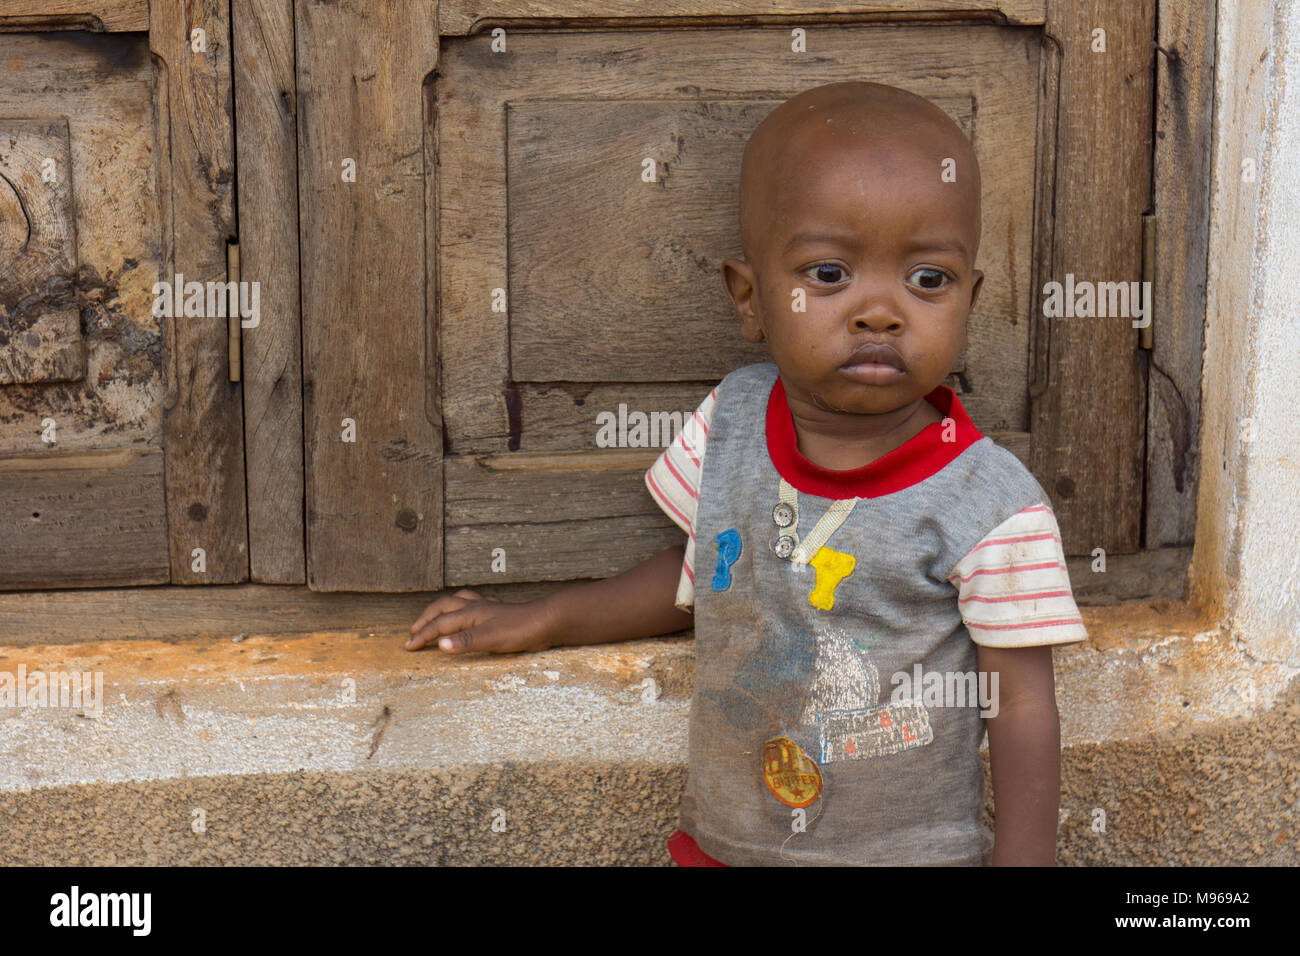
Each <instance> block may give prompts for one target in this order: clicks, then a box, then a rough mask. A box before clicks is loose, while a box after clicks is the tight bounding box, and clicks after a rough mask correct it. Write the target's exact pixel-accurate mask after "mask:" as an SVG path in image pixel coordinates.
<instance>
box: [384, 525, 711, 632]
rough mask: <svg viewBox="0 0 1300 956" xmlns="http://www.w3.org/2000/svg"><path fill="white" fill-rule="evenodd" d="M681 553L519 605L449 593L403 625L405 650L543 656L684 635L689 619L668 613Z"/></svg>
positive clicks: (682, 550) (674, 549) (674, 594)
mask: <svg viewBox="0 0 1300 956" xmlns="http://www.w3.org/2000/svg"><path fill="white" fill-rule="evenodd" d="M685 550H686V549H685V547H684V546H683V545H680V544H679V545H674V546H673V547H671V548H668V549H667V550H666V551H661V552H660V553H659V554H657V555H655V556H654V557H653V558H650V559H649V560H647V561H644V562H642V563H641V564H638V565H637V566H636V567H634V568H630V569H629V570H627V571H624V572H623V573H622V574H618V575H615V576H614V577H612V578H606V579H605V580H603V581H590V582H584V583H582V584H575V585H572V586H570V587H567V588H563V589H561V590H559V591H556V592H554V593H553V594H549V595H547V596H546V597H544V598H539V599H537V600H536V601H528V602H526V603H523V604H502V603H501V602H499V601H496V600H492V599H488V600H484V599H483V598H482V597H481V596H480V595H479V594H477V593H475V592H474V591H470V590H467V589H466V590H461V591H457V592H456V593H455V594H454V595H449V596H447V597H442V598H439V599H438V600H436V601H434V602H433V603H432V604H430V605H429V606H428V607H427V608H425V609H424V613H423V614H421V615H420V617H419V619H418V620H417V621H416V622H415V623H414V624H412V625H411V635H412V636H411V638H410V640H408V641H407V643H406V649H407V650H410V651H417V650H419V649H420V648H421V647H423V646H424V645H425V644H427V643H429V642H430V641H436V642H437V646H438V647H439V648H440V649H441V650H444V651H447V652H449V653H453V654H459V653H463V652H465V651H495V652H497V653H509V652H512V651H544V650H546V649H547V648H548V647H556V646H560V645H570V644H603V643H607V642H610V641H630V640H633V639H634V638H638V637H654V636H655V635H657V634H672V633H674V632H676V631H683V630H686V629H687V628H689V627H692V626H694V623H695V615H694V614H691V613H687V612H685V611H680V610H678V609H677V608H676V607H675V606H674V602H675V600H676V597H677V581H678V578H679V577H680V575H681V572H682V560H683V558H684V556H685ZM439 638H442V640H439Z"/></svg>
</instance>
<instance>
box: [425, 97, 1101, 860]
mask: <svg viewBox="0 0 1300 956" xmlns="http://www.w3.org/2000/svg"><path fill="white" fill-rule="evenodd" d="M740 227H741V240H742V245H743V249H744V256H745V258H744V259H743V260H737V259H727V260H725V261H724V262H723V263H722V274H723V276H722V277H723V283H724V286H725V288H726V291H727V294H728V295H729V296H730V298H731V300H732V302H733V303H734V304H735V307H736V311H737V313H738V315H739V317H740V323H741V331H742V334H743V335H744V336H745V338H747V339H749V340H750V341H753V342H760V341H766V342H767V343H768V345H769V347H770V349H771V352H772V357H773V359H774V364H773V363H765V364H758V365H751V366H748V367H745V368H741V369H737V370H736V371H734V372H732V373H731V374H729V375H728V376H726V378H724V379H723V380H722V382H721V383H720V384H719V385H718V387H717V388H715V389H714V390H713V391H712V392H711V393H710V394H709V396H708V397H707V398H705V400H704V401H703V403H702V404H701V405H700V406H699V408H698V410H697V411H696V413H695V416H694V419H693V421H692V423H691V425H690V426H689V427H688V428H686V429H684V430H683V431H682V432H681V434H680V435H679V436H678V437H677V439H676V440H675V441H674V443H673V444H672V445H671V446H670V447H669V448H668V449H666V450H665V452H664V454H663V455H662V456H660V458H659V460H658V461H657V462H656V463H655V464H654V466H653V467H652V468H651V469H650V471H649V472H648V473H647V475H646V484H647V487H648V489H649V491H650V493H651V494H652V495H653V496H654V498H655V500H656V501H657V502H658V503H659V505H660V507H662V508H663V509H664V511H665V512H666V513H667V514H668V515H669V516H670V517H671V518H672V519H673V520H674V521H675V522H676V523H677V524H678V525H680V526H681V527H682V529H683V530H684V531H686V532H687V535H688V540H687V542H686V545H685V547H684V548H683V547H674V548H670V549H669V550H667V551H665V552H663V553H662V554H660V555H658V556H656V557H654V558H652V559H650V560H649V561H646V562H645V563H644V564H641V565H640V566H638V567H636V568H633V569H631V570H630V571H627V572H625V573H623V574H620V575H618V576H616V577H613V578H610V579H608V580H605V581H598V582H590V583H584V584H580V585H575V586H572V587H569V588H565V589H563V590H561V591H558V592H556V593H554V594H553V595H551V596H549V597H547V598H544V599H542V600H539V601H535V602H531V603H528V604H514V605H511V604H502V603H500V602H497V601H492V600H487V601H485V600H483V599H482V598H481V597H480V596H479V595H478V594H477V593H475V592H473V591H469V590H462V591H459V592H457V594H456V595H454V596H449V597H444V598H441V599H439V600H438V601H435V602H434V603H432V604H430V605H429V607H428V608H427V609H426V610H425V612H424V613H423V614H422V615H421V616H420V618H419V620H417V621H416V622H415V624H414V625H412V627H411V630H412V632H413V635H414V636H413V637H412V638H411V639H410V641H409V642H408V643H407V645H406V646H407V647H408V648H410V649H412V650H416V649H419V648H420V647H422V646H424V644H425V643H427V642H428V641H431V640H434V639H437V641H438V646H439V647H440V648H441V649H442V650H444V651H446V652H448V653H462V652H464V651H469V650H476V651H478V650H482V651H503V652H504V651H521V650H539V649H544V648H547V647H552V646H556V645H558V644H586V643H597V642H604V641H616V640H626V639H632V638H637V637H646V636H650V635H655V634H666V633H672V632H675V631H679V630H683V629H685V628H688V627H691V626H692V625H693V626H694V628H695V646H696V679H695V695H694V698H693V700H692V703H691V717H690V773H689V776H688V780H687V786H686V793H685V796H684V798H683V801H682V806H681V819H680V829H679V830H678V831H677V832H676V833H675V834H673V836H672V837H671V838H670V841H669V849H670V851H671V853H672V855H673V857H674V859H676V860H677V861H678V862H679V863H683V864H693V865H743V864H783V863H785V864H942V865H979V864H981V863H988V862H990V858H991V862H992V863H993V864H994V865H1051V864H1052V863H1053V862H1054V860H1055V852H1056V825H1057V801H1058V791H1059V770H1058V759H1059V749H1060V733H1059V722H1058V715H1057V710H1056V700H1055V693H1054V683H1053V673H1052V649H1051V645H1053V644H1063V643H1069V642H1074V641H1080V640H1083V639H1085V638H1086V636H1087V634H1086V632H1085V630H1084V628H1083V624H1082V621H1081V619H1080V617H1079V612H1078V609H1077V608H1076V606H1075V603H1074V599H1073V595H1072V592H1071V589H1070V582H1069V577H1068V575H1067V572H1066V565H1065V559H1064V556H1063V553H1062V548H1061V542H1060V533H1059V531H1058V529H1057V524H1056V519H1055V517H1054V515H1053V513H1052V509H1051V503H1050V501H1049V499H1048V497H1047V495H1046V494H1045V493H1044V492H1043V489H1042V488H1041V487H1040V486H1039V484H1038V482H1037V481H1035V480H1034V478H1033V476H1032V475H1031V474H1030V473H1029V471H1028V470H1027V469H1026V468H1025V467H1024V466H1023V465H1022V464H1021V463H1020V462H1019V461H1018V460H1017V459H1016V458H1015V457H1014V456H1013V455H1012V454H1011V453H1010V452H1008V451H1006V450H1005V449H1003V448H1001V447H999V446H998V445H995V444H994V443H993V442H992V441H991V440H990V439H988V438H985V437H984V436H983V435H982V434H981V433H980V432H979V431H978V430H977V429H976V428H975V426H974V425H973V424H972V423H971V420H970V419H969V417H967V415H966V412H965V411H964V410H963V408H962V406H961V402H960V401H958V399H957V396H956V395H955V394H954V393H953V392H952V391H951V390H950V389H948V388H946V387H944V386H943V384H942V382H943V380H944V378H945V377H946V375H947V374H948V372H949V371H950V370H951V369H952V367H953V364H954V361H955V359H956V358H957V356H958V354H959V353H960V352H961V350H962V348H963V347H964V346H965V341H966V318H967V314H968V313H969V311H970V309H971V307H972V306H973V305H974V303H975V299H976V296H977V295H978V293H979V289H980V284H981V283H982V281H983V273H981V272H980V271H978V270H976V269H975V268H974V263H975V254H976V251H977V249H978V247H979V239H980V173H979V166H978V163H977V162H976V159H975V152H974V149H973V148H972V146H971V144H970V142H969V141H968V140H967V139H966V137H965V136H964V135H963V134H962V132H961V130H960V129H959V128H958V127H957V126H956V124H955V123H953V121H952V120H951V119H949V118H948V116H947V115H946V114H945V113H944V112H943V111H942V110H941V109H939V108H938V107H937V106H935V105H934V104H933V103H931V102H929V101H928V100H925V99H923V98H921V97H919V96H916V95H914V94H911V93H907V92H904V91H903V90H899V89H895V88H893V87H888V86H882V85H879V84H874V83H861V82H847V83H835V84H831V85H828V86H822V87H817V88H816V89H812V90H808V91H806V92H804V93H801V94H799V95H798V96H795V97H793V98H792V99H790V100H788V101H786V102H785V103H783V104H782V105H781V106H779V107H778V108H777V109H775V110H774V111H773V112H772V113H771V114H770V115H769V116H768V117H767V118H766V119H764V121H763V122H762V123H761V124H760V125H759V127H758V129H757V130H756V131H755V132H754V134H753V136H752V137H751V138H750V140H749V143H748V145H747V147H746V149H745V154H744V159H743V162H742V166H741V184H740ZM697 546H698V547H699V548H700V550H701V553H702V554H703V559H702V562H701V563H700V564H699V565H698V570H699V571H700V572H701V573H699V574H697V573H696V572H697V562H696V560H695V554H696V548H697ZM692 608H693V615H692V613H691V609H692ZM977 672H978V673H979V677H978V678H977V677H976V674H977ZM977 689H978V694H977V693H976V690H977ZM990 698H991V699H990ZM986 727H987V730H988V735H989V756H990V761H991V764H992V774H993V792H994V802H995V811H996V816H997V831H996V838H995V839H994V838H993V837H992V835H991V834H989V833H988V832H987V831H986V830H985V829H984V828H983V827H982V826H981V824H980V820H979V816H980V808H981V805H982V802H983V775H982V771H981V766H980V760H979V750H978V748H979V743H980V739H981V736H982V734H983V732H984V730H985V728H986Z"/></svg>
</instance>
